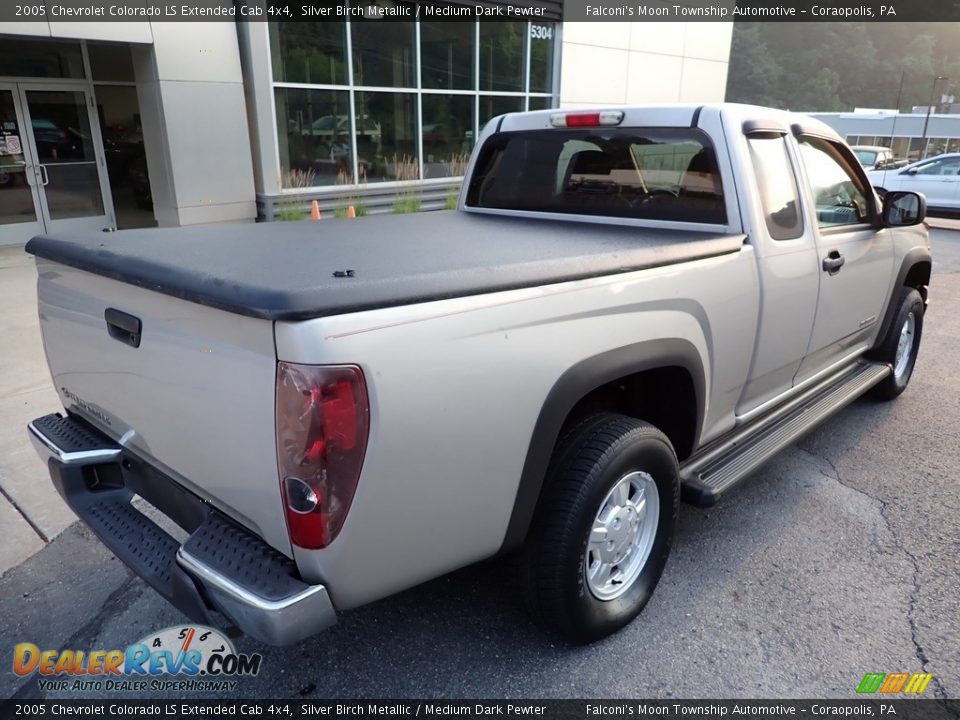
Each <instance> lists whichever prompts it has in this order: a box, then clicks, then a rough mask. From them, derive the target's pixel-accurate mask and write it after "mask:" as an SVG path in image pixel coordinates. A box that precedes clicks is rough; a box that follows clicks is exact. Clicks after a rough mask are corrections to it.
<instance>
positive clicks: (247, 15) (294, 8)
mask: <svg viewBox="0 0 960 720" xmlns="http://www.w3.org/2000/svg"><path fill="white" fill-rule="evenodd" d="M344 19H351V20H377V21H381V22H391V21H411V20H431V21H451V22H457V21H459V22H463V21H470V20H481V21H498V22H504V21H518V22H526V21H530V22H555V21H559V20H564V21H567V22H678V21H679V22H683V21H696V22H703V21H717V22H731V21H759V22H960V0H879V1H878V2H873V1H872V0H862V1H860V0H785V1H784V2H777V1H776V0H715V1H713V2H710V1H708V0H476V1H475V2H449V1H447V0H416V1H414V0H411V1H407V0H399V1H397V2H391V1H389V0H368V1H366V2H364V1H359V0H187V1H186V2H183V1H180V2H177V1H173V2H171V1H170V0H23V1H21V0H0V22H37V21H44V20H47V21H56V22H112V21H122V22H130V21H137V20H143V21H151V22H170V21H185V22H204V21H224V20H237V21H244V22H265V21H312V22H316V21H323V20H344ZM958 30H960V28H958Z"/></svg>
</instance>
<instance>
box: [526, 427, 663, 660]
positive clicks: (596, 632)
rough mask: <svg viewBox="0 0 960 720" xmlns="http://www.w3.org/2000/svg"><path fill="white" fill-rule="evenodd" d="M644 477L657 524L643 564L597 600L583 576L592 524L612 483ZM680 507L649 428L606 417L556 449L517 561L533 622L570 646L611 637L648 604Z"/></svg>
mask: <svg viewBox="0 0 960 720" xmlns="http://www.w3.org/2000/svg"><path fill="white" fill-rule="evenodd" d="M633 471H643V472H645V473H648V474H649V475H650V477H652V479H653V482H654V484H655V486H656V492H657V498H658V507H659V522H658V524H657V527H656V531H655V534H654V535H653V545H652V548H651V550H650V553H649V556H648V558H647V560H646V562H645V563H644V564H643V565H642V569H641V570H640V572H639V574H638V575H636V577H635V579H633V581H632V582H631V583H629V584H628V586H627V589H626V590H625V591H622V594H621V595H619V596H618V597H616V598H614V599H610V600H601V599H598V598H597V597H595V595H594V593H593V590H591V589H590V587H589V585H588V584H587V581H586V578H585V571H584V563H585V561H586V559H587V557H588V555H587V553H588V540H589V537H590V532H591V529H592V527H593V523H594V519H595V518H596V516H597V513H598V512H599V510H600V509H601V506H602V504H603V502H604V500H605V498H607V496H608V493H610V491H611V489H612V488H614V487H615V486H616V485H617V484H618V482H619V481H620V480H621V479H622V478H624V477H625V476H627V475H628V474H629V473H631V472H633ZM679 504H680V478H679V471H678V467H677V458H676V455H675V454H674V450H673V446H672V445H671V444H670V441H669V440H668V439H667V437H666V436H665V435H664V434H663V433H662V432H660V431H659V430H657V429H656V428H655V427H653V426H652V425H649V424H647V423H644V422H641V421H639V420H635V419H634V418H630V417H626V416H623V415H615V414H612V413H604V414H601V415H596V416H593V417H591V418H589V419H587V420H586V421H583V422H581V423H579V424H578V425H576V426H575V427H574V428H573V429H572V430H571V431H568V432H567V433H566V434H565V436H564V437H563V438H562V439H561V441H560V442H559V443H558V445H557V449H556V451H555V453H554V457H553V459H552V461H551V464H550V468H549V470H548V472H547V478H546V482H545V485H544V491H543V494H542V496H541V499H540V504H539V506H538V508H537V512H536V514H535V516H534V519H533V523H532V526H531V529H530V534H529V536H528V538H527V542H526V543H525V545H524V548H523V551H522V554H521V558H520V569H521V582H522V586H523V594H524V600H525V603H526V605H527V609H528V610H529V612H530V614H531V616H532V617H533V619H534V620H535V621H536V622H537V623H538V624H540V625H542V626H543V627H545V628H547V629H549V630H552V631H554V632H556V633H558V634H559V635H561V636H563V637H564V638H566V639H567V640H569V641H572V642H576V643H589V642H593V641H595V640H599V639H601V638H603V637H606V636H607V635H610V634H611V633H614V632H616V631H617V630H619V629H620V628H622V627H623V626H624V625H626V624H627V623H629V622H630V621H631V620H633V619H634V618H635V617H636V616H637V615H638V614H639V613H640V611H641V610H643V607H644V606H645V605H646V604H647V601H648V600H649V599H650V596H651V594H652V593H653V590H654V588H656V586H657V582H658V581H659V580H660V576H661V574H662V573H663V568H664V566H665V564H666V562H667V556H668V555H669V553H670V545H671V542H672V540H673V531H674V527H675V525H676V520H677V510H678V508H679Z"/></svg>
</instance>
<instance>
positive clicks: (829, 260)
mask: <svg viewBox="0 0 960 720" xmlns="http://www.w3.org/2000/svg"><path fill="white" fill-rule="evenodd" d="M846 261H847V259H846V258H845V257H844V256H843V255H841V254H840V251H839V250H831V251H830V254H829V255H827V256H826V257H825V258H824V259H823V269H824V271H825V272H827V273H829V274H830V275H836V274H837V273H838V272H840V268H842V267H843V264H844V263H845V262H846Z"/></svg>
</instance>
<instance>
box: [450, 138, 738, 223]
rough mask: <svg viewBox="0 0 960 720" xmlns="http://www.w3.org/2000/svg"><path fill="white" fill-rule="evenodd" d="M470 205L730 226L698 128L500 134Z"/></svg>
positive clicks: (486, 152)
mask: <svg viewBox="0 0 960 720" xmlns="http://www.w3.org/2000/svg"><path fill="white" fill-rule="evenodd" d="M467 205H469V206H472V207H482V208H496V209H500V210H526V211H532V212H549V213H568V214H577V215H604V216H611V217H623V218H636V219H650V220H675V221H680V222H696V223H715V224H720V225H723V224H726V222H727V214H726V208H725V205H724V199H723V188H722V185H721V182H720V172H719V170H718V167H717V157H716V153H715V152H714V149H713V146H712V144H711V143H710V140H709V138H707V136H706V135H705V134H704V133H703V132H701V131H699V130H696V129H694V128H649V129H636V128H631V129H628V128H602V129H601V128H584V129H575V130H536V131H528V132H514V133H501V134H497V135H494V136H492V137H491V138H490V139H489V140H487V142H486V143H485V144H484V146H483V148H482V150H481V152H480V156H479V157H478V159H477V163H476V169H475V171H474V174H473V176H472V178H471V180H470V187H469V189H468V192H467Z"/></svg>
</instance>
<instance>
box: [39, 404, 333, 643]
mask: <svg viewBox="0 0 960 720" xmlns="http://www.w3.org/2000/svg"><path fill="white" fill-rule="evenodd" d="M27 427H28V431H29V434H30V438H31V440H32V441H33V444H34V446H35V447H36V448H37V452H38V453H39V454H40V456H41V457H42V458H43V459H44V460H45V461H46V462H47V466H48V468H49V470H50V477H51V479H52V480H53V484H54V486H55V487H56V488H57V491H58V492H59V493H60V495H61V496H62V497H63V499H64V500H65V501H66V502H67V504H68V505H69V506H70V508H71V509H72V510H73V511H74V512H75V513H76V514H77V516H78V517H79V518H80V519H81V520H83V522H84V523H85V524H86V525H87V526H88V527H90V529H91V530H93V532H94V533H96V535H97V537H99V538H100V540H101V541H102V542H103V543H104V544H105V545H106V546H107V547H108V548H110V550H111V551H112V552H113V553H114V554H115V555H116V556H117V557H118V558H119V559H120V560H122V561H123V562H124V563H125V564H126V565H128V566H129V567H130V568H131V569H132V570H133V571H134V572H135V573H136V574H137V575H139V576H140V577H142V578H143V579H144V580H145V581H146V582H148V583H149V584H150V585H151V586H152V587H153V588H154V589H155V590H157V592H159V593H160V594H161V595H162V596H163V597H165V598H166V599H167V600H168V601H170V602H171V603H172V604H173V605H174V606H176V607H177V608H178V609H180V610H181V611H182V612H183V613H184V614H186V615H187V616H188V617H190V618H191V619H193V620H195V621H196V622H201V623H206V624H211V625H222V624H223V623H221V622H217V619H216V618H215V617H214V616H213V615H212V613H211V611H216V612H219V613H220V614H222V615H223V616H224V617H225V618H227V620H229V624H233V625H234V626H236V627H237V628H238V629H239V630H241V631H242V632H244V633H246V634H248V635H250V636H251V637H254V638H257V639H258V640H261V641H263V642H265V643H268V644H270V645H288V644H291V643H294V642H297V641H299V640H302V639H304V638H306V637H309V636H311V635H314V634H316V633H318V632H320V631H321V630H323V629H325V628H327V627H329V626H330V625H333V624H334V623H335V622H336V611H335V609H334V607H333V603H332V602H331V600H330V597H329V594H328V593H327V589H326V587H324V586H323V585H311V584H308V583H305V582H303V581H302V580H301V579H300V578H299V576H298V574H297V571H296V567H295V565H294V563H293V561H292V560H290V559H289V558H288V557H286V556H285V555H283V554H282V553H280V552H278V551H277V550H275V549H273V548H272V547H270V546H268V545H267V544H266V543H265V542H263V540H261V539H260V538H258V537H257V536H256V535H254V534H252V533H251V532H249V531H248V530H246V529H245V528H242V527H240V526H239V525H237V524H235V523H233V522H232V521H230V520H229V519H227V518H226V517H225V516H223V515H221V514H220V513H218V512H216V511H215V510H213V509H211V506H210V505H209V504H208V503H204V502H203V501H201V500H200V499H199V498H197V497H196V496H194V495H192V494H190V493H188V492H187V491H186V490H185V489H184V488H182V486H180V485H178V484H176V483H175V482H174V481H173V480H171V479H170V478H168V477H166V476H165V475H162V474H161V473H159V471H157V470H156V469H155V468H150V469H149V470H148V469H146V468H145V467H144V463H143V462H142V461H141V460H139V459H134V458H133V457H132V456H130V455H128V454H127V451H126V450H124V449H123V448H121V447H120V446H118V445H117V444H116V443H114V442H113V441H111V440H110V439H109V438H107V437H105V436H104V435H103V434H101V433H100V432H99V431H98V430H96V429H94V428H93V427H91V426H90V425H88V424H87V423H84V422H83V421H81V420H79V419H76V418H72V417H61V416H60V415H46V416H44V417H41V418H37V419H36V420H34V421H33V422H31V423H30V424H29V425H28V426H27ZM135 495H140V496H142V497H144V499H145V500H147V501H148V502H150V503H151V504H153V505H154V506H156V507H158V508H160V509H161V511H162V510H163V509H164V505H166V506H167V509H169V510H171V512H169V513H167V514H168V516H169V517H170V519H171V520H173V521H174V522H177V524H178V525H180V526H181V527H183V528H184V530H186V531H187V532H189V533H190V537H189V538H188V539H187V541H186V542H184V543H182V544H181V543H179V542H178V541H177V540H175V539H174V538H173V537H172V536H171V535H170V534H169V533H167V532H166V531H165V530H163V529H162V528H160V527H159V526H158V525H157V524H156V523H154V522H153V520H151V519H150V518H148V517H147V516H146V515H145V514H143V513H142V512H140V510H138V509H137V508H136V507H135V506H134V505H132V504H131V500H132V499H133V497H134V496H135ZM171 497H173V498H175V499H176V501H177V505H176V506H175V507H174V506H171V505H170V502H171ZM174 514H175V515H176V516H174Z"/></svg>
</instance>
